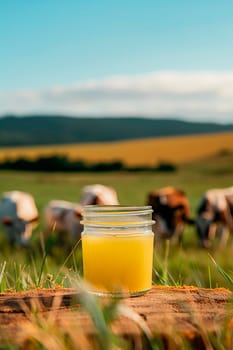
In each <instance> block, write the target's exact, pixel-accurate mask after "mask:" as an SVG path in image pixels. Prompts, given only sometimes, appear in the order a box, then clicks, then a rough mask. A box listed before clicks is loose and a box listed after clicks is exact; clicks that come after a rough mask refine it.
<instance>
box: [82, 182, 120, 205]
mask: <svg viewBox="0 0 233 350" xmlns="http://www.w3.org/2000/svg"><path fill="white" fill-rule="evenodd" d="M80 204H81V205H82V206H84V205H118V204H119V201H118V197H117V193H116V191H115V189H113V188H112V187H108V186H104V185H100V184H94V185H87V186H84V187H83V189H82V194H81V200H80Z"/></svg>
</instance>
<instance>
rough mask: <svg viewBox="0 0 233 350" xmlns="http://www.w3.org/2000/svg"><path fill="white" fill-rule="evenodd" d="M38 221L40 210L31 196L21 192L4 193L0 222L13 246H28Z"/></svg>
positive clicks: (0, 207) (0, 203)
mask: <svg viewBox="0 0 233 350" xmlns="http://www.w3.org/2000/svg"><path fill="white" fill-rule="evenodd" d="M38 219H39V214H38V210H37V207H36V204H35V201H34V198H33V196H32V195H31V194H29V193H25V192H21V191H10V192H5V193H3V195H2V198H1V201H0V222H1V224H2V225H3V227H4V229H5V232H6V235H7V237H8V239H9V242H10V243H11V244H15V243H16V244H19V245H23V246H25V245H27V244H28V242H29V239H30V237H31V235H32V230H33V228H35V227H36V226H37V223H38Z"/></svg>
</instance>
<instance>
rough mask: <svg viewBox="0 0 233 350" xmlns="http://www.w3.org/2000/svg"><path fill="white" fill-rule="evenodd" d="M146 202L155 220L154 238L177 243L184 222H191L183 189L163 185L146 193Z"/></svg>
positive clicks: (187, 201) (179, 239) (188, 206)
mask: <svg viewBox="0 0 233 350" xmlns="http://www.w3.org/2000/svg"><path fill="white" fill-rule="evenodd" d="M147 204H148V205H151V206H152V209H153V211H154V212H153V219H154V220H155V225H154V228H153V230H154V232H155V240H156V238H157V239H160V238H166V239H170V240H171V241H172V242H173V243H177V242H179V241H181V239H182V233H183V230H184V227H185V224H186V223H189V224H191V223H193V222H194V221H193V219H191V218H190V215H191V212H190V205H189V200H188V198H187V196H186V194H185V193H184V191H182V190H179V189H176V188H174V187H164V188H161V189H158V190H154V191H152V192H150V193H149V194H148V198H147Z"/></svg>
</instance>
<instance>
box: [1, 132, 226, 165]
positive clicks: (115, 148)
mask: <svg viewBox="0 0 233 350" xmlns="http://www.w3.org/2000/svg"><path fill="white" fill-rule="evenodd" d="M232 140H233V132H228V133H227V132H226V133H218V134H209V135H193V136H179V137H163V138H154V139H153V138H152V139H141V140H130V141H120V142H106V143H91V144H74V145H57V146H40V147H17V148H0V161H2V160H4V159H6V158H7V159H15V158H18V157H25V158H29V159H34V158H37V157H39V156H48V155H54V154H56V155H57V154H60V155H66V156H67V157H69V158H70V159H72V160H76V159H82V160H85V161H89V162H100V161H104V162H108V161H112V160H121V161H123V162H124V163H125V164H126V165H130V166H135V165H151V166H152V165H155V164H157V163H158V162H160V161H169V162H173V163H175V164H183V163H190V162H192V161H196V160H198V159H200V158H204V157H208V156H210V155H213V154H215V153H218V152H220V151H221V150H226V149H227V150H230V151H233V141H232Z"/></svg>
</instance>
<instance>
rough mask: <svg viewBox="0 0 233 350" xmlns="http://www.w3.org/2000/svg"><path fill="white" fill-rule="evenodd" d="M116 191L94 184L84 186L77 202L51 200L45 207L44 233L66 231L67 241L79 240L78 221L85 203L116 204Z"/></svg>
mask: <svg viewBox="0 0 233 350" xmlns="http://www.w3.org/2000/svg"><path fill="white" fill-rule="evenodd" d="M117 204H119V202H118V198H117V194H116V191H115V190H114V189H113V188H111V187H106V186H103V185H99V184H95V185H88V186H84V187H83V188H82V191H81V200H80V202H79V203H72V202H69V201H64V200H52V201H50V202H49V203H48V205H47V206H46V207H45V210H44V213H45V233H46V234H48V233H50V232H52V231H54V230H55V231H57V232H59V233H61V234H63V233H66V234H68V236H69V237H67V239H66V240H67V241H69V240H70V239H71V241H73V240H79V239H80V237H81V232H82V229H83V226H82V224H81V223H80V221H81V219H82V212H83V207H84V206H85V205H117Z"/></svg>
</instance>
